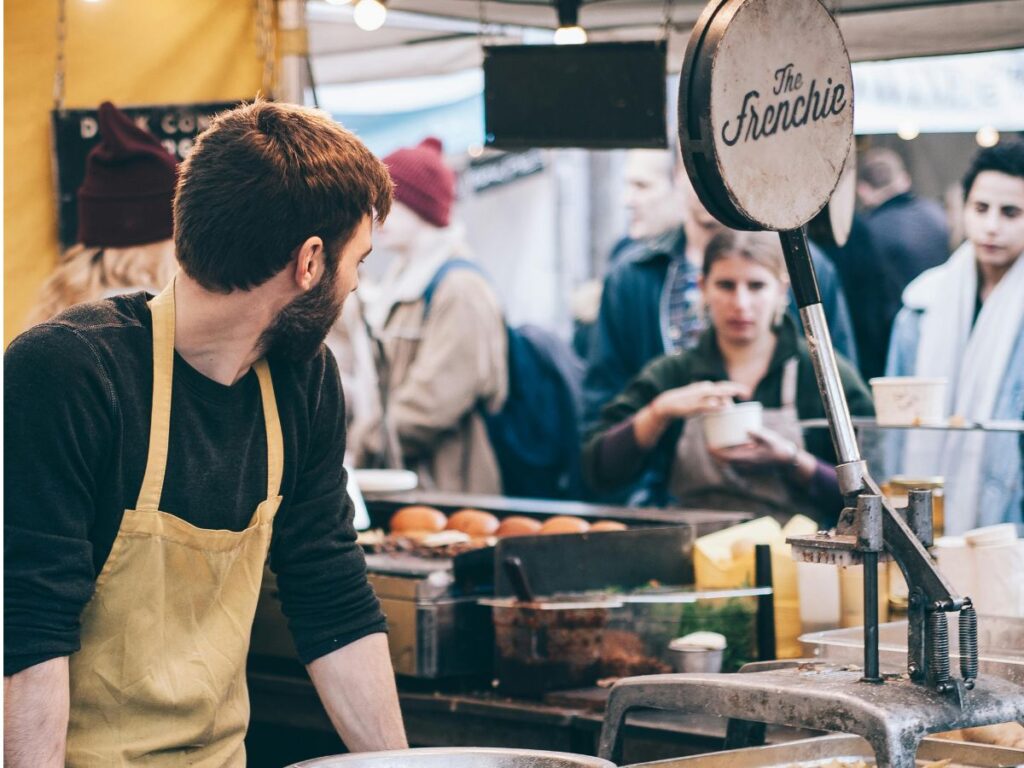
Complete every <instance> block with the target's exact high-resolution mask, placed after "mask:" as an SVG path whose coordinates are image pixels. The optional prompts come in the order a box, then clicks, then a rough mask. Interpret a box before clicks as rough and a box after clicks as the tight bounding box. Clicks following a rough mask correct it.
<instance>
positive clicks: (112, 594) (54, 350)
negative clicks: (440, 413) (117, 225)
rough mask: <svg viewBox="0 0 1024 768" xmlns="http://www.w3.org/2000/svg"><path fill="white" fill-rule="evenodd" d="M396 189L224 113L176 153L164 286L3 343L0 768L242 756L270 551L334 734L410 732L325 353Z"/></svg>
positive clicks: (357, 736) (311, 144)
mask: <svg viewBox="0 0 1024 768" xmlns="http://www.w3.org/2000/svg"><path fill="white" fill-rule="evenodd" d="M391 191H392V185H391V181H390V178H389V176H388V173H387V169H386V168H385V166H384V165H383V164H382V163H381V162H380V161H379V160H377V159H376V158H375V157H374V156H373V155H372V154H371V153H370V152H369V151H368V150H367V149H366V147H365V146H364V145H363V144H362V143H360V142H359V140H358V139H356V138H355V137H354V136H353V135H352V134H351V133H349V132H347V131H345V130H344V129H342V128H341V127H340V126H338V125H337V124H335V123H334V122H332V121H331V120H330V119H329V118H328V117H327V116H325V115H323V114H322V113H318V112H315V111H312V110H309V109H305V108H302V107H296V106H290V105H283V104H271V103H267V102H262V101H258V102H256V103H254V104H249V105H245V106H242V107H239V108H237V109H234V110H232V111H229V112H226V113H224V114H222V115H220V116H219V117H217V118H216V119H215V120H214V121H213V123H212V124H211V127H210V128H209V130H208V131H206V132H205V133H204V134H203V135H202V136H201V137H200V138H199V140H198V141H197V143H196V146H195V149H194V150H193V152H192V154H191V156H190V157H189V158H188V160H187V161H186V162H185V163H184V164H183V166H182V167H181V170H180V176H179V180H178V186H177V191H176V195H175V200H174V240H175V250H176V254H177V258H178V261H179V262H180V266H181V271H180V272H179V273H178V275H177V277H176V278H175V279H174V280H173V281H172V282H171V284H170V285H168V286H167V288H166V289H165V290H164V291H163V292H162V293H161V294H160V295H159V296H156V297H155V298H154V297H150V296H148V295H147V294H145V293H136V294H131V295H127V296H121V297H117V298H113V299H109V300H106V301H101V302H97V303H92V304H84V305H79V306H77V307H74V308H72V309H70V310H68V311H66V312H64V313H63V314H60V315H58V316H57V317H55V318H53V319H52V320H50V321H49V322H46V323H43V324H41V325H38V326H36V327H35V328H33V329H31V330H30V331H28V332H27V333H25V334H23V335H22V336H20V337H19V338H18V339H16V340H15V341H14V342H13V343H12V344H11V346H10V347H9V349H8V350H7V352H6V354H5V368H6V377H5V386H4V410H5V419H6V431H5V434H4V440H5V448H6V451H5V469H6V472H7V483H6V486H5V494H4V502H5V513H6V514H5V519H4V530H5V545H6V547H5V553H6V556H5V561H4V574H5V578H6V585H5V586H6V589H5V595H4V608H5V611H4V630H5V640H6V643H5V645H4V675H5V677H4V694H5V695H4V730H5V734H4V758H5V764H7V765H10V766H34V767H37V768H38V767H39V766H62V765H65V764H66V765H68V766H110V765H122V766H126V765H135V764H145V765H147V766H179V765H185V764H188V765H196V766H244V765H245V748H244V742H243V740H244V736H245V732H246V728H247V726H248V719H249V703H248V694H247V690H246V680H245V660H246V654H247V650H248V643H249V634H250V630H251V627H252V621H253V615H254V613H255V610H256V602H257V598H258V595H259V589H260V580H261V577H262V574H263V568H264V562H265V560H266V558H267V556H268V554H269V558H270V566H271V568H272V569H273V570H274V571H275V572H276V574H277V579H278V585H279V587H280V593H281V599H282V604H283V608H284V611H285V613H286V614H287V616H288V618H289V623H290V627H291V631H292V633H293V636H294V638H295V643H296V647H297V648H298V652H299V656H300V658H301V659H302V661H303V662H304V663H305V664H306V665H307V669H308V670H309V673H310V676H311V677H312V679H313V682H314V684H315V685H316V688H317V691H318V692H319V694H320V697H321V700H322V701H323V703H324V706H325V708H326V710H327V712H328V714H329V715H330V716H331V719H332V721H333V722H334V724H335V726H336V728H337V730H338V732H339V734H340V735H341V737H342V739H343V740H344V741H345V743H346V744H347V746H348V747H349V749H351V750H353V751H360V750H368V749H396V748H403V747H405V746H406V741H405V735H404V730H403V727H402V722H401V714H400V711H399V708H398V700H397V695H396V692H395V684H394V677H393V674H392V669H391V663H390V660H389V657H388V649H387V640H386V636H385V635H384V634H383V632H384V629H385V625H384V618H383V616H382V615H381V613H380V608H379V605H378V603H377V600H376V598H375V597H374V595H373V592H372V590H371V589H370V587H369V585H368V584H367V582H366V572H365V563H364V561H363V557H362V554H361V551H360V549H359V547H358V545H357V544H356V543H355V532H354V530H353V527H352V506H351V503H350V500H349V498H348V496H347V494H346V491H345V476H344V471H343V469H342V459H343V455H344V450H345V431H344V424H345V418H344V402H343V399H342V392H341V385H340V382H339V377H338V369H337V365H336V363H335V361H334V358H333V357H332V356H331V355H330V354H329V353H328V352H327V351H326V349H325V347H324V346H323V344H322V341H323V339H324V337H325V335H326V333H327V331H328V329H329V328H330V326H331V324H332V323H333V322H334V320H335V319H336V318H337V316H338V313H339V311H340V309H341V306H342V302H343V301H344V299H345V297H346V296H347V295H348V294H349V293H350V292H351V291H353V290H355V288H356V286H357V284H358V282H359V278H358V274H357V270H358V267H359V264H360V263H361V262H362V261H363V260H364V259H365V258H366V257H367V255H368V254H369V253H370V249H371V225H372V222H373V219H374V218H376V219H377V220H378V221H380V220H383V218H384V217H385V216H386V215H387V213H388V210H389V208H390V206H391Z"/></svg>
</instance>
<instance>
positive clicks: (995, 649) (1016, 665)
mask: <svg viewBox="0 0 1024 768" xmlns="http://www.w3.org/2000/svg"><path fill="white" fill-rule="evenodd" d="M800 642H801V643H803V644H804V645H805V646H810V647H813V648H814V654H815V655H816V656H817V657H818V658H820V659H822V660H823V661H827V662H832V663H845V664H863V663H864V628H863V627H849V628H846V629H829V630H826V631H824V632H811V633H808V634H806V635H801V636H800ZM878 651H879V658H880V660H881V664H882V666H883V667H885V668H886V669H888V670H890V671H894V672H901V671H903V670H905V669H906V666H907V622H906V620H904V621H894V622H889V623H887V624H881V625H879V627H878ZM949 651H950V657H949V658H950V662H951V663H952V665H953V667H954V669H955V668H956V666H957V664H958V663H959V659H960V653H959V651H960V637H959V634H958V633H957V631H956V624H951V625H950V633H949ZM978 662H979V664H980V668H981V673H982V674H983V675H992V676H994V677H1001V678H1003V679H1004V680H1009V681H1011V682H1014V683H1017V684H1018V685H1024V618H1015V617H1011V616H979V617H978Z"/></svg>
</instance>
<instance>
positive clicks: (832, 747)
mask: <svg viewBox="0 0 1024 768" xmlns="http://www.w3.org/2000/svg"><path fill="white" fill-rule="evenodd" d="M945 759H950V760H952V761H953V762H952V763H951V764H950V765H949V767H948V768H955V766H970V767H971V768H974V767H975V766H977V768H983V767H984V768H996V767H997V766H1019V765H1024V750H1020V749H1006V748H1003V747H992V746H988V745H986V744H969V743H967V742H963V741H947V740H945V739H924V740H923V741H922V742H921V747H920V748H919V749H918V751H917V764H918V765H919V766H925V765H928V763H930V762H934V761H937V760H945ZM835 761H838V762H840V763H856V762H860V761H863V762H866V763H867V764H868V765H874V762H875V754H874V752H872V750H871V746H870V745H869V744H868V743H867V742H866V741H865V740H864V739H862V738H860V737H859V736H848V735H836V736H822V737H819V738H815V739H801V740H800V741H791V742H787V743H785V744H774V745H771V746H767V747H752V748H749V749H733V750H729V751H727V752H715V753H712V754H708V755H695V756H692V757H681V758H676V759H672V760H659V761H656V762H653V763H636V764H634V765H632V766H626V767H625V768H676V766H678V767H679V768H821V766H824V765H827V764H829V763H832V762H835Z"/></svg>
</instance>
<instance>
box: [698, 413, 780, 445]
mask: <svg viewBox="0 0 1024 768" xmlns="http://www.w3.org/2000/svg"><path fill="white" fill-rule="evenodd" d="M763 410H764V409H763V408H762V407H761V404H760V403H737V404H736V405H734V406H732V407H731V408H727V409H726V410H724V411H718V412H716V413H705V414H704V415H703V416H701V419H702V420H703V422H704V439H705V440H706V441H707V444H708V447H709V448H730V447H732V446H734V445H743V444H744V443H749V442H750V434H749V432H750V431H751V430H752V429H761V426H762V423H763V422H762V418H761V415H762V412H763Z"/></svg>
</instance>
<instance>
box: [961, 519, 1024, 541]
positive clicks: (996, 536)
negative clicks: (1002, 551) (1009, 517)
mask: <svg viewBox="0 0 1024 768" xmlns="http://www.w3.org/2000/svg"><path fill="white" fill-rule="evenodd" d="M963 537H964V541H966V542H967V544H968V546H971V547H991V546H1004V545H1006V544H1013V543H1014V542H1016V541H1017V526H1016V525H1015V524H1014V523H999V524H998V525H987V526H985V527H984V528H975V529H974V530H971V531H967V533H965V534H963Z"/></svg>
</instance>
